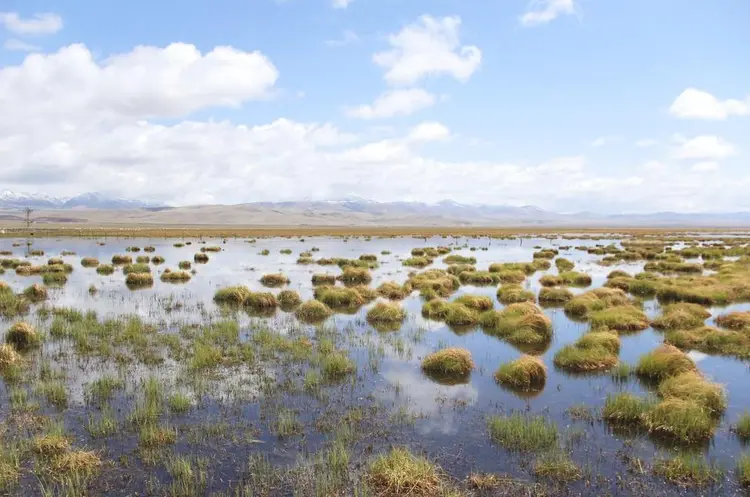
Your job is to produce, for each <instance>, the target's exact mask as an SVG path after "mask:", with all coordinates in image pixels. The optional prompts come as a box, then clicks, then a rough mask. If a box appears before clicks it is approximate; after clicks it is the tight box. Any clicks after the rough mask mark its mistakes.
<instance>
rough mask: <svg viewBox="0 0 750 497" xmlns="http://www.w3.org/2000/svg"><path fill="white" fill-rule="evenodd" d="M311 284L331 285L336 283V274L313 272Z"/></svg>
mask: <svg viewBox="0 0 750 497" xmlns="http://www.w3.org/2000/svg"><path fill="white" fill-rule="evenodd" d="M312 284H313V285H315V286H320V285H330V286H333V285H335V284H336V276H335V275H333V274H322V273H318V274H313V275H312Z"/></svg>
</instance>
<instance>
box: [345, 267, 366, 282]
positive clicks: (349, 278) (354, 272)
mask: <svg viewBox="0 0 750 497" xmlns="http://www.w3.org/2000/svg"><path fill="white" fill-rule="evenodd" d="M338 279H339V280H340V281H342V282H344V284H348V285H367V284H369V283H370V282H371V281H372V275H371V274H370V271H369V270H368V269H367V268H363V267H347V268H344V272H343V273H341V274H340V275H339V277H338Z"/></svg>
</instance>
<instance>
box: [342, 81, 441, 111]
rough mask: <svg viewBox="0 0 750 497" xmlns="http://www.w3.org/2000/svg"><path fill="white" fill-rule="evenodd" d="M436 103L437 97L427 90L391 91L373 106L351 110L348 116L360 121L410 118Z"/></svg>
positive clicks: (384, 94)
mask: <svg viewBox="0 0 750 497" xmlns="http://www.w3.org/2000/svg"><path fill="white" fill-rule="evenodd" d="M434 103H435V95H433V94H432V93H430V92H428V91H426V90H422V89H418V88H411V89H406V90H391V91H388V92H385V93H383V94H382V95H380V96H379V97H378V98H377V99H376V100H375V102H373V103H372V105H359V106H357V107H352V108H349V109H347V110H346V114H347V115H348V116H349V117H358V118H360V119H381V118H386V117H393V116H408V115H410V114H413V113H414V112H416V111H418V110H421V109H424V108H427V107H431V106H432V105H433V104H434Z"/></svg>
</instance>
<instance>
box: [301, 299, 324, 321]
mask: <svg viewBox="0 0 750 497" xmlns="http://www.w3.org/2000/svg"><path fill="white" fill-rule="evenodd" d="M332 314H333V312H332V311H331V309H329V308H328V306H327V305H325V304H324V303H323V302H320V301H319V300H308V301H307V302H304V303H302V304H301V305H300V306H299V307H298V308H297V310H296V311H295V313H294V315H295V316H297V319H299V320H300V321H302V322H305V323H315V322H320V321H323V320H325V319H327V318H329V317H331V315H332Z"/></svg>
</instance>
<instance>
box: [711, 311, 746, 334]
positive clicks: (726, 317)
mask: <svg viewBox="0 0 750 497" xmlns="http://www.w3.org/2000/svg"><path fill="white" fill-rule="evenodd" d="M716 324H717V325H719V326H721V327H722V328H727V329H729V330H734V331H750V312H747V311H746V312H730V313H729V314H723V315H721V316H718V317H717V318H716Z"/></svg>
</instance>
